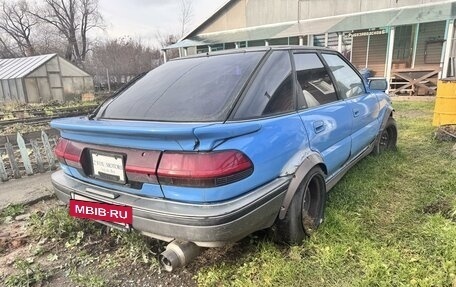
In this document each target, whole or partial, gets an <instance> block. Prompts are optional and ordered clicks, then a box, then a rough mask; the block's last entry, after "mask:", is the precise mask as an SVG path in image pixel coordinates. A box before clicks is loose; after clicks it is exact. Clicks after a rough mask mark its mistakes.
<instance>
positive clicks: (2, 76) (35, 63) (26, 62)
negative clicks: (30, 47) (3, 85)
mask: <svg viewBox="0 0 456 287" xmlns="http://www.w3.org/2000/svg"><path fill="white" fill-rule="evenodd" d="M56 55H57V54H48V55H40V56H32V57H24V58H12V59H0V80H8V79H17V78H23V77H25V76H27V75H28V74H30V73H31V72H33V71H34V70H36V69H37V68H39V67H40V66H41V65H43V64H44V63H46V62H47V61H49V60H50V59H52V58H54V57H55V56H56Z"/></svg>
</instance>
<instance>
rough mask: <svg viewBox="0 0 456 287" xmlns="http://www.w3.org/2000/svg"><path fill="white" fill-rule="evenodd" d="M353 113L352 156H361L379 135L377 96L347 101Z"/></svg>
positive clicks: (369, 95)
mask: <svg viewBox="0 0 456 287" xmlns="http://www.w3.org/2000/svg"><path fill="white" fill-rule="evenodd" d="M346 102H347V104H348V106H349V107H350V109H351V111H352V118H353V121H352V127H351V143H352V144H351V156H352V157H353V156H356V155H357V154H359V153H360V152H361V151H362V150H363V149H364V148H365V147H366V146H368V145H369V144H370V143H371V142H372V141H373V140H374V139H375V137H376V135H377V134H378V130H379V127H380V121H379V120H378V116H379V105H378V99H377V97H376V96H375V94H371V93H366V94H364V95H361V96H359V97H355V98H353V99H348V100H346Z"/></svg>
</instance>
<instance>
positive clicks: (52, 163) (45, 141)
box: [41, 131, 55, 170]
mask: <svg viewBox="0 0 456 287" xmlns="http://www.w3.org/2000/svg"><path fill="white" fill-rule="evenodd" d="M41 140H42V141H43V146H44V151H45V152H46V158H47V159H48V162H49V170H53V169H54V168H55V158H54V153H53V151H52V148H51V145H50V144H49V137H48V136H47V134H46V133H45V132H44V131H42V132H41Z"/></svg>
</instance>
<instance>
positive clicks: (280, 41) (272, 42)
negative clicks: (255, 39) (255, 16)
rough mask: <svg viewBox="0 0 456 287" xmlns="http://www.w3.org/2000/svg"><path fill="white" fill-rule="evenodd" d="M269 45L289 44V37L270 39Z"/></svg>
mask: <svg viewBox="0 0 456 287" xmlns="http://www.w3.org/2000/svg"><path fill="white" fill-rule="evenodd" d="M268 42H269V46H278V45H288V38H278V39H270V40H268Z"/></svg>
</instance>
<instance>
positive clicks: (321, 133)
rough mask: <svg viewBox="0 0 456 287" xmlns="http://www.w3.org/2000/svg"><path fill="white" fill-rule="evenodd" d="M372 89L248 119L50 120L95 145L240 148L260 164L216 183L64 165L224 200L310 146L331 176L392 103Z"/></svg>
mask: <svg viewBox="0 0 456 287" xmlns="http://www.w3.org/2000/svg"><path fill="white" fill-rule="evenodd" d="M366 90H367V93H366V94H365V95H363V96H360V97H356V98H353V99H348V100H340V101H337V102H333V103H330V104H327V105H322V106H318V107H315V108H310V109H306V110H302V111H298V112H295V113H290V114H287V115H281V116H276V117H270V118H263V119H256V120H249V121H242V122H226V123H166V122H165V123H163V122H148V121H123V120H107V119H102V120H89V119H88V118H86V117H78V118H67V119H59V120H54V121H52V123H51V126H52V127H53V128H56V129H59V130H60V131H61V136H62V137H64V138H67V139H70V140H74V141H80V142H86V143H91V144H97V145H106V146H113V147H122V148H138V149H149V150H162V151H179V150H184V151H192V150H198V151H210V150H227V149H236V150H239V151H242V152H243V153H245V154H246V155H247V156H248V157H249V158H250V159H251V161H252V163H253V165H254V171H253V173H252V175H251V176H249V177H247V178H245V179H243V180H240V181H238V182H235V183H232V184H229V185H225V186H219V187H214V188H189V187H178V186H167V185H161V186H160V185H159V184H143V187H142V189H140V190H138V189H133V188H129V187H126V186H122V185H118V184H113V183H108V182H104V181H101V180H97V179H93V178H88V177H86V176H84V175H83V174H81V173H80V172H79V171H78V170H77V169H75V168H72V167H68V166H65V165H62V169H63V171H64V172H65V173H67V174H69V175H71V176H73V177H75V178H78V179H80V180H82V181H86V182H89V183H92V184H95V185H99V186H102V187H105V188H109V189H113V190H121V191H124V192H129V193H133V194H138V195H143V196H149V197H165V198H167V199H170V200H176V201H182V202H207V203H209V202H220V201H225V200H228V199H231V198H234V197H238V196H240V195H242V194H245V193H247V192H249V191H251V190H253V189H255V188H257V187H259V186H262V185H264V184H266V183H268V182H270V181H272V180H274V179H276V178H277V177H279V176H280V175H281V174H283V171H284V170H286V171H287V174H290V173H292V172H293V171H294V170H296V168H297V166H298V165H299V161H303V160H304V159H305V155H306V154H310V153H312V152H316V153H318V154H320V155H321V156H322V158H323V159H324V163H325V165H326V170H327V177H330V176H331V175H332V174H333V173H334V172H335V171H337V170H338V169H339V168H340V167H341V166H342V165H343V164H344V163H345V162H346V161H347V160H348V159H349V158H350V157H353V156H355V155H356V154H357V152H359V151H360V150H362V149H363V148H365V147H366V146H367V145H368V144H370V143H371V142H372V141H373V140H374V139H375V137H376V136H377V135H378V133H379V129H380V125H381V119H383V117H384V116H386V113H388V112H389V111H390V110H391V109H392V108H391V101H390V99H389V97H388V96H387V95H386V94H385V93H383V92H378V91H370V90H369V89H368V87H366ZM355 110H357V111H358V115H357V116H356V117H354V111H355ZM347 119H350V120H347ZM287 165H291V166H290V167H288V166H287Z"/></svg>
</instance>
